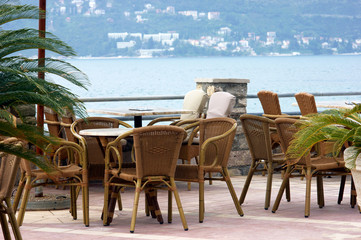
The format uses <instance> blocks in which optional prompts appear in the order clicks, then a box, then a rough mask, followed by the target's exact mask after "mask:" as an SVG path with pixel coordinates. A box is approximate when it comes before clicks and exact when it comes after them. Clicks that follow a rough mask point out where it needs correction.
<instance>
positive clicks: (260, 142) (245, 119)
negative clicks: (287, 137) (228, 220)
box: [239, 114, 291, 210]
mask: <svg viewBox="0 0 361 240" xmlns="http://www.w3.org/2000/svg"><path fill="white" fill-rule="evenodd" d="M240 120H241V124H242V128H243V132H244V134H245V136H246V139H247V143H248V147H249V150H250V153H251V157H252V162H251V166H250V169H249V172H248V175H247V178H246V181H245V183H244V187H243V190H242V193H241V196H240V199H239V202H240V204H243V202H244V199H245V198H246V195H247V191H248V188H249V186H250V183H251V180H252V177H253V175H254V173H255V172H264V171H265V169H266V171H267V184H266V196H265V204H264V209H265V210H267V209H268V208H269V206H270V201H271V191H272V178H273V173H274V171H282V170H283V166H284V165H285V161H286V160H285V156H284V154H283V153H275V154H273V153H272V146H271V144H272V143H271V136H270V126H271V125H274V121H273V120H271V119H268V118H266V117H261V116H254V115H250V114H243V115H241V117H240ZM260 165H263V166H264V167H263V168H262V169H259V168H258V166H260ZM286 197H287V201H290V200H291V196H290V189H289V184H287V188H286Z"/></svg>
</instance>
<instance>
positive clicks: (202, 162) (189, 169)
mask: <svg viewBox="0 0 361 240" xmlns="http://www.w3.org/2000/svg"><path fill="white" fill-rule="evenodd" d="M236 129H237V122H236V120H234V119H231V118H226V117H224V118H209V119H201V120H200V121H199V149H200V151H199V152H200V154H199V161H198V162H196V164H179V165H177V169H176V175H175V176H176V180H178V181H187V182H197V183H198V185H199V188H198V191H199V222H203V220H204V212H205V206H204V205H205V204H204V180H206V179H209V180H212V181H215V180H217V181H225V182H226V183H227V186H228V190H229V192H230V194H231V197H232V200H233V202H234V205H235V207H236V209H237V212H238V214H239V215H240V216H243V211H242V208H241V206H240V204H239V202H238V199H237V196H236V193H235V191H234V188H233V185H232V182H231V178H230V176H229V172H228V169H227V163H228V159H229V155H230V152H231V148H232V143H233V139H234V137H235V133H236ZM207 173H208V178H207V177H206V174H207ZM213 173H217V174H213Z"/></svg>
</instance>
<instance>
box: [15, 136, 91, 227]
mask: <svg viewBox="0 0 361 240" xmlns="http://www.w3.org/2000/svg"><path fill="white" fill-rule="evenodd" d="M48 153H51V154H48ZM44 154H46V155H45V156H44V160H47V165H48V166H51V167H52V169H51V170H53V171H52V173H51V174H49V173H47V172H45V171H43V170H40V169H35V168H34V167H32V166H31V165H32V164H31V163H30V162H29V161H26V160H22V161H21V164H20V166H21V169H22V174H21V177H20V181H19V187H18V191H17V193H16V196H15V199H14V204H13V206H14V210H15V209H17V208H18V205H19V203H20V198H21V199H22V200H21V205H20V208H19V214H18V219H17V221H18V224H19V225H20V226H21V225H22V222H23V219H24V215H25V210H26V205H27V202H28V198H29V194H30V190H31V189H32V188H34V187H37V186H41V185H56V186H69V187H70V196H71V209H70V213H71V214H72V216H73V219H77V210H76V209H77V208H76V199H77V193H76V189H77V188H79V189H81V190H82V198H83V199H82V203H83V206H82V209H83V222H84V225H85V226H89V192H88V183H89V181H88V163H87V159H86V157H85V152H84V149H83V148H82V147H81V146H80V145H79V144H77V143H74V142H70V141H66V140H62V141H59V142H58V143H57V144H56V145H51V144H50V145H49V146H48V147H47V149H46V150H45V153H44ZM37 180H43V181H37Z"/></svg>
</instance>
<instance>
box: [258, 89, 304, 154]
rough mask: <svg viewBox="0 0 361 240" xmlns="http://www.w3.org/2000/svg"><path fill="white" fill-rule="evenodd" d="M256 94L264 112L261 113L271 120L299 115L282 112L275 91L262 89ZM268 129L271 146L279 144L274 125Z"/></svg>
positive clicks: (274, 146)
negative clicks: (269, 130)
mask: <svg viewBox="0 0 361 240" xmlns="http://www.w3.org/2000/svg"><path fill="white" fill-rule="evenodd" d="M257 96H258V99H259V100H260V102H261V105H262V108H263V112H264V114H263V116H264V117H267V118H270V119H273V120H274V119H276V118H279V117H288V118H299V116H293V115H288V114H284V113H282V111H281V106H280V103H279V100H278V95H277V93H274V92H271V91H266V90H262V91H259V92H258V93H257ZM270 129H271V139H272V148H273V149H274V148H276V147H278V146H280V139H279V136H278V134H277V130H276V128H275V126H274V125H271V128H270Z"/></svg>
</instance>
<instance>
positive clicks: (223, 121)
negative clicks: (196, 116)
mask: <svg viewBox="0 0 361 240" xmlns="http://www.w3.org/2000/svg"><path fill="white" fill-rule="evenodd" d="M235 124H237V123H236V120H234V119H232V118H226V117H224V118H209V119H205V120H201V121H200V123H199V144H200V145H202V144H203V143H204V142H205V141H206V140H207V139H209V138H212V137H215V136H220V135H222V134H225V133H226V132H228V131H229V130H231V129H232V128H233V127H234V125H235ZM235 134H236V131H233V132H232V133H231V134H229V135H228V136H227V137H225V138H221V139H219V140H216V141H214V142H213V144H211V145H210V146H209V147H208V148H207V151H206V152H205V153H204V154H205V162H204V166H210V165H212V166H214V167H227V164H228V159H229V154H230V151H231V148H232V143H233V139H234V136H235ZM216 153H218V156H217V157H218V159H217V161H216V162H214V160H215V156H216V155H217V154H216Z"/></svg>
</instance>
